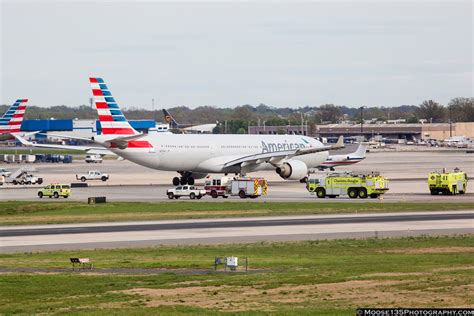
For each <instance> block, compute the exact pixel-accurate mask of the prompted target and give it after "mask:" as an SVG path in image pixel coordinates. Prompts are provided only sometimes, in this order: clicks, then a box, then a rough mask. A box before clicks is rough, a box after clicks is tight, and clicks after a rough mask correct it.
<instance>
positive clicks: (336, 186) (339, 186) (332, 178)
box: [306, 172, 388, 199]
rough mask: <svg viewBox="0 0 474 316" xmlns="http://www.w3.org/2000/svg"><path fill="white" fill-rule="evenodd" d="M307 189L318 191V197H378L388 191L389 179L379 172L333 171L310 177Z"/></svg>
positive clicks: (313, 191)
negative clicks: (317, 176)
mask: <svg viewBox="0 0 474 316" xmlns="http://www.w3.org/2000/svg"><path fill="white" fill-rule="evenodd" d="M306 189H307V190H308V191H309V192H311V193H316V196H317V197H318V198H324V197H326V196H327V197H330V198H335V197H337V196H340V195H347V196H349V197H350V198H351V199H355V198H357V197H359V198H361V199H366V198H367V197H368V196H370V197H371V198H378V197H379V196H380V195H381V194H384V193H385V192H387V191H388V180H387V179H386V178H384V177H383V176H381V175H380V174H379V173H378V172H369V173H360V174H355V173H333V174H328V175H325V176H322V177H319V178H310V179H308V182H307V183H306Z"/></svg>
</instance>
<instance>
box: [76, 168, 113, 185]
mask: <svg viewBox="0 0 474 316" xmlns="http://www.w3.org/2000/svg"><path fill="white" fill-rule="evenodd" d="M76 179H77V180H81V181H82V182H86V181H87V180H102V181H104V182H105V181H107V180H109V174H108V173H103V172H101V171H98V170H89V172H88V173H82V174H76Z"/></svg>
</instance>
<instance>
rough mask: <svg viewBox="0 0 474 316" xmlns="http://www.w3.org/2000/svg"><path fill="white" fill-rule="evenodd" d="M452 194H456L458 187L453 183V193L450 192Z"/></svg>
mask: <svg viewBox="0 0 474 316" xmlns="http://www.w3.org/2000/svg"><path fill="white" fill-rule="evenodd" d="M452 194H453V195H456V194H458V188H457V186H455V185H453V193H452Z"/></svg>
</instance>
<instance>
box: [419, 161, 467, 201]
mask: <svg viewBox="0 0 474 316" xmlns="http://www.w3.org/2000/svg"><path fill="white" fill-rule="evenodd" d="M428 187H429V189H430V192H431V195H438V194H440V193H441V194H451V195H456V194H458V193H459V194H464V193H466V189H467V174H466V173H465V172H463V171H461V170H459V169H458V168H456V169H454V171H453V172H446V169H443V171H440V172H436V171H435V172H431V173H430V174H429V175H428Z"/></svg>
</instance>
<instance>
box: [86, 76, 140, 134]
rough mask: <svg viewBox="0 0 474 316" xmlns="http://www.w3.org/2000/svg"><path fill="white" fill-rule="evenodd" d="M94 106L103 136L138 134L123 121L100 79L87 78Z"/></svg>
mask: <svg viewBox="0 0 474 316" xmlns="http://www.w3.org/2000/svg"><path fill="white" fill-rule="evenodd" d="M89 81H90V83H91V87H92V94H93V96H94V102H95V106H96V108H97V112H98V114H99V121H100V126H101V128H102V134H104V135H137V134H139V133H138V132H137V131H136V130H135V129H133V127H132V126H131V125H130V123H129V122H128V121H127V120H126V119H125V116H124V115H123V113H122V111H120V108H119V106H118V104H117V103H116V102H115V99H114V97H113V96H112V94H111V93H110V91H109V88H108V87H107V85H106V84H105V83H104V80H103V79H102V78H89Z"/></svg>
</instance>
